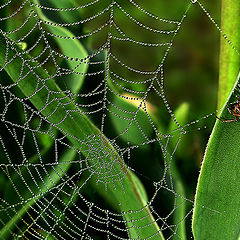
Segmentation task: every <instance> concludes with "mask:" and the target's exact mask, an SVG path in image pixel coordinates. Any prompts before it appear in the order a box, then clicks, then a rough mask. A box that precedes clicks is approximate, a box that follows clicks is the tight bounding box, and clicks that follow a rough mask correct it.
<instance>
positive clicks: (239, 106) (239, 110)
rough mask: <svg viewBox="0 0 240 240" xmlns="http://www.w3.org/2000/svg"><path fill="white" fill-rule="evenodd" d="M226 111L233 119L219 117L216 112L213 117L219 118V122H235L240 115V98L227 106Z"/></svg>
mask: <svg viewBox="0 0 240 240" xmlns="http://www.w3.org/2000/svg"><path fill="white" fill-rule="evenodd" d="M227 109H228V112H229V113H230V114H231V115H233V116H234V117H235V119H222V118H219V117H218V116H217V115H216V114H214V115H215V117H216V118H217V119H219V120H220V121H221V122H237V121H238V119H239V117H240V99H239V100H238V101H237V102H236V103H234V104H230V106H227Z"/></svg>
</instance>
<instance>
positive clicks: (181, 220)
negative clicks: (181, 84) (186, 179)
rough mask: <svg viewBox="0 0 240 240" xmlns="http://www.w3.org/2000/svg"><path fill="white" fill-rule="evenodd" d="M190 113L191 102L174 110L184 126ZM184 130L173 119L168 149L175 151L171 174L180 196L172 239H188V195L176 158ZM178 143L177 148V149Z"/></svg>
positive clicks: (174, 213)
mask: <svg viewBox="0 0 240 240" xmlns="http://www.w3.org/2000/svg"><path fill="white" fill-rule="evenodd" d="M188 113H189V104H188V103H182V104H181V105H180V106H179V107H178V108H177V109H176V111H175V112H174V116H175V118H176V120H177V121H178V123H179V124H180V125H181V126H183V125H185V124H186V122H187V117H188ZM182 131H183V130H181V129H180V128H179V126H178V125H177V124H176V122H175V121H174V120H173V119H172V120H171V122H170V124H169V133H170V134H173V138H172V139H171V140H170V142H169V146H168V151H169V152H170V153H172V152H175V153H174V160H172V161H171V174H172V177H173V181H174V185H175V191H176V193H177V194H178V196H175V198H176V202H175V204H176V206H177V208H176V209H175V211H174V212H173V218H174V224H176V226H177V231H176V235H174V236H173V238H172V239H180V238H181V239H183V240H186V239H187V236H186V223H185V217H186V200H185V198H186V196H185V190H184V184H183V182H182V178H181V176H180V173H179V171H178V168H177V166H176V160H177V159H178V158H179V156H181V151H182V149H181V145H179V142H178V141H179V138H180V137H182V135H183V132H182ZM176 145H177V150H176V151H175V148H176Z"/></svg>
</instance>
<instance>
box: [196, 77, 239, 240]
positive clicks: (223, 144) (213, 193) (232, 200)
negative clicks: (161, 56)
mask: <svg viewBox="0 0 240 240" xmlns="http://www.w3.org/2000/svg"><path fill="white" fill-rule="evenodd" d="M238 78H240V75H239V77H238ZM238 81H239V79H238ZM238 81H236V83H235V89H236V88H237V83H238ZM234 97H235V93H234V92H232V93H231V95H230V98H229V99H230V100H229V102H233V101H234V100H235V99H234ZM221 117H222V118H226V119H231V118H233V116H232V115H230V114H229V112H228V111H227V102H226V103H225V106H224V110H223V112H222V113H221ZM239 132H240V123H239V122H230V123H224V122H221V121H219V120H216V124H215V126H214V128H213V131H212V133H211V136H210V139H209V141H208V144H207V148H206V152H205V156H204V160H203V164H202V167H201V172H200V176H199V180H198V185H197V193H196V198H195V207H194V212H193V234H194V239H196V240H202V239H211V240H225V239H236V240H237V239H239V238H240V235H239V234H240V161H239V156H240V145H239V139H240V138H239Z"/></svg>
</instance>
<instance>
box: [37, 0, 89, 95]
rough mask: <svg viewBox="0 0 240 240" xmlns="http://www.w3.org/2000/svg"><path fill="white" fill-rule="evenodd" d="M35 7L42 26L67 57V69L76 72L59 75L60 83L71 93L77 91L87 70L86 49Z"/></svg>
mask: <svg viewBox="0 0 240 240" xmlns="http://www.w3.org/2000/svg"><path fill="white" fill-rule="evenodd" d="M34 2H38V1H34ZM35 9H36V12H37V14H38V16H39V18H40V19H41V20H42V21H43V24H44V26H45V27H46V28H47V29H48V31H50V32H51V33H52V34H53V35H54V36H55V37H54V40H55V41H56V43H57V44H58V45H59V47H60V49H61V51H62V53H63V54H64V55H65V56H66V57H67V58H68V59H66V61H67V64H68V66H69V70H73V71H74V72H76V73H71V74H67V75H66V76H67V77H65V75H61V77H60V79H59V81H60V83H61V82H65V84H66V85H67V89H70V90H71V91H72V92H73V93H78V92H79V90H80V89H81V86H82V84H83V80H84V77H85V76H84V74H85V73H86V72H87V66H88V65H87V62H88V58H87V56H88V53H87V51H86V50H85V48H84V47H83V45H82V44H81V43H80V41H79V40H78V39H76V38H75V36H74V35H73V34H72V33H71V32H70V31H69V30H68V29H67V28H64V27H61V26H59V25H56V24H54V22H52V21H51V20H49V19H48V18H47V17H46V16H44V14H43V13H42V11H41V9H40V8H38V7H36V8H35ZM57 36H60V37H57ZM77 73H79V74H77Z"/></svg>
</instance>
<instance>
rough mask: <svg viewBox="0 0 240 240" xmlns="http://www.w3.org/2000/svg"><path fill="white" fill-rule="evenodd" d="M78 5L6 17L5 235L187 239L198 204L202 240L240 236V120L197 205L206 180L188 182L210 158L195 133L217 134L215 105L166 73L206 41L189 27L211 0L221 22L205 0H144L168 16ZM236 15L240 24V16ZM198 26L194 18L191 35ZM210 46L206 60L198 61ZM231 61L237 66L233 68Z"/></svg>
mask: <svg viewBox="0 0 240 240" xmlns="http://www.w3.org/2000/svg"><path fill="white" fill-rule="evenodd" d="M76 2H77V1H73V0H71V1H63V0H59V1H53V0H49V1H45V2H44V1H41V0H38V1H37V0H35V1H26V2H24V3H22V5H20V7H19V6H18V3H16V2H15V3H12V5H11V3H9V2H7V1H4V3H5V4H3V5H2V7H1V9H0V10H1V11H2V12H1V14H2V16H3V17H2V19H6V20H7V21H4V20H2V22H0V27H1V28H0V29H1V30H0V43H1V45H0V50H1V51H0V67H1V72H0V79H1V80H0V87H1V88H0V89H1V95H0V97H1V98H0V101H1V103H2V104H1V109H0V112H1V115H0V116H1V122H0V124H1V125H0V129H1V132H0V143H1V145H0V156H1V162H0V167H1V168H0V170H1V174H0V199H1V209H0V238H1V239H12V238H14V239H15V238H16V239H17V238H23V239H49V240H52V239H115V238H122V239H188V238H190V236H191V232H190V230H189V225H190V224H189V216H190V214H191V212H192V210H193V211H194V214H193V235H194V237H195V239H197V240H198V239H199V240H203V239H213V240H214V239H237V238H239V219H240V215H239V211H237V210H238V209H240V205H239V201H238V199H239V195H240V193H239V191H238V189H239V188H238V186H239V176H240V162H239V161H238V155H239V147H238V145H239V144H238V141H237V140H236V139H238V130H239V129H238V125H239V124H238V122H236V123H230V124H229V123H222V122H219V121H217V123H216V125H215V126H214V128H213V130H212V133H211V137H210V140H209V143H208V146H207V149H206V153H205V157H204V162H203V165H202V168H201V172H200V177H199V181H198V186H197V193H196V197H195V203H194V209H193V200H192V199H193V194H194V193H193V188H192V186H191V185H192V183H189V179H194V178H188V176H186V175H191V174H189V172H190V173H193V172H194V171H195V169H197V167H196V166H195V162H193V159H195V161H197V160H199V159H201V156H200V157H198V156H197V154H196V153H195V152H194V153H191V152H190V153H189V149H190V148H191V147H190V146H192V145H193V143H195V140H194V139H195V138H196V135H194V134H193V136H192V135H191V134H192V132H193V133H194V132H196V129H198V127H199V128H200V130H203V129H204V123H203V121H204V120H205V119H207V120H208V123H207V125H208V126H209V128H211V120H209V119H210V117H211V116H213V114H210V115H206V113H207V112H213V111H214V109H215V105H214V104H215V103H213V105H211V104H212V101H210V102H211V104H209V103H208V101H209V100H207V101H206V99H205V98H204V94H203V95H202V96H201V97H198V98H196V99H197V100H196V102H191V101H189V100H188V99H189V98H190V97H192V96H191V95H188V94H189V93H188V92H187V93H184V94H183V91H180V89H182V88H184V86H186V85H185V84H186V82H184V81H186V80H183V79H182V80H183V81H176V79H177V80H178V79H181V77H182V78H184V79H185V77H186V76H185V73H184V75H183V73H182V71H181V70H176V71H173V72H171V71H170V73H168V72H167V73H165V74H164V70H166V69H168V68H170V66H174V64H175V63H174V61H175V60H170V62H167V59H171V54H172V53H174V54H176V56H174V59H177V58H178V57H179V56H180V61H181V57H182V56H185V54H186V52H185V51H184V48H186V46H185V44H184V43H182V42H181V41H182V39H185V38H186V39H188V41H189V42H192V40H191V39H192V37H193V34H190V35H189V34H186V33H185V34H183V33H182V32H181V30H182V25H184V23H185V21H186V19H185V18H186V16H188V14H190V13H191V11H192V12H194V11H195V10H196V9H197V7H196V8H194V7H195V6H196V5H197V4H199V6H200V8H199V9H201V8H202V10H204V11H205V13H207V16H208V17H209V18H210V20H211V21H212V22H214V20H213V18H212V17H210V15H209V14H208V12H207V11H206V10H205V9H204V7H203V6H202V5H201V3H199V2H193V3H191V2H190V3H189V2H187V3H186V2H179V1H178V2H177V1H175V2H174V7H170V6H169V5H168V4H170V5H171V4H172V3H164V2H162V5H161V8H159V6H160V3H159V2H156V1H152V2H151V1H149V2H148V3H145V4H146V6H147V7H148V8H149V9H150V8H152V10H153V11H154V10H155V9H157V10H159V12H158V14H159V15H161V16H163V18H164V19H159V18H158V17H156V16H155V15H152V14H150V13H148V12H146V11H145V10H144V8H143V7H141V6H140V5H137V4H136V3H135V2H133V1H129V2H126V3H122V2H120V1H116V2H115V1H104V2H103V1H98V0H96V1H93V2H89V1H87V0H86V1H85V2H83V3H81V4H82V5H79V4H78V3H76ZM233 2H234V4H236V5H235V6H232V9H230V10H229V9H228V8H227V7H228V5H227V6H226V5H224V4H223V8H224V11H223V14H222V19H223V20H224V21H223V20H222V22H223V23H224V26H223V27H224V29H223V31H224V33H225V32H226V33H227V34H228V28H229V27H232V25H229V22H230V20H229V19H227V17H229V11H232V12H233V14H234V13H237V12H238V10H237V9H239V3H238V2H237V1H236V0H234V1H233ZM194 3H195V4H196V5H193V4H194ZM5 6H7V7H5ZM144 6H145V5H144ZM146 6H145V7H146ZM213 6H214V5H213ZM214 7H215V6H214ZM15 8H16V9H17V10H16V11H15ZM102 8H103V9H104V10H102ZM106 9H107V10H106ZM125 9H127V11H126V10H125ZM176 9H177V11H176ZM57 10H58V11H57ZM166 10H168V12H167V15H165V14H166ZM14 12H16V13H14ZM52 12H54V14H52ZM128 12H130V13H131V14H130V15H129V13H128ZM13 13H14V14H15V15H16V16H17V17H16V19H15V21H11V18H14V16H15V15H14V14H13ZM73 13H74V14H73ZM92 13H93V17H91V16H92V15H91V14H92ZM108 13H109V14H108ZM225 14H226V15H227V17H225ZM230 15H231V14H230ZM7 16H10V17H7ZM29 16H30V17H29ZM168 16H171V17H169V18H172V16H174V18H176V16H177V17H178V19H179V21H174V20H168V19H165V18H167V17H168ZM194 16H197V14H196V15H194ZM98 17H99V18H98ZM189 18H190V17H189ZM23 19H27V21H26V22H25V23H23ZM86 19H87V20H86ZM126 19H128V20H126ZM138 19H140V20H139V21H138ZM153 19H155V20H157V21H156V22H154V24H156V25H154V24H153V21H155V20H153ZM193 19H194V18H193ZM200 19H201V18H200ZM234 20H235V24H236V25H234V28H236V29H238V27H237V26H239V21H240V18H238V17H236V18H235V19H234ZM105 21H106V23H105ZM128 21H129V22H128ZM141 21H142V22H144V23H142V22H141ZM193 22H194V20H193ZM15 24H16V25H18V27H16V25H15ZM28 24H29V25H28ZM134 24H136V26H135V25H134ZM225 24H226V25H225ZM82 25H83V27H81V28H78V26H82ZM118 25H119V26H120V27H118ZM19 26H20V27H19ZM29 29H30V30H29ZM96 29H97V30H96ZM99 29H100V30H99ZM121 29H124V31H126V32H127V33H129V34H130V35H131V34H132V37H131V36H130V35H129V36H126V35H124V34H125V33H124V31H122V30H121ZM159 29H160V30H159ZM193 29H195V26H194V24H193V25H191V24H189V28H187V30H185V31H186V32H191V31H192V30H193ZM19 30H21V31H19ZM140 30H142V31H143V32H144V33H142V32H141V31H140ZM92 32H94V34H95V33H96V34H97V36H95V35H92ZM183 32H184V28H183ZM31 33H34V34H32V35H31ZM156 33H158V34H160V38H158V36H157V35H156ZM38 34H39V35H38ZM181 34H182V35H181ZM235 34H236V36H234V37H233V38H232V36H231V31H230V33H229V39H231V40H233V43H234V46H235V41H239V39H240V38H239V32H237V31H235ZM28 36H29V38H28ZM36 36H37V37H38V38H37V40H36V39H35V38H36ZM85 36H87V40H86V39H85ZM139 39H140V40H139ZM149 39H150V40H151V41H149ZM179 39H180V40H179ZM229 39H228V38H227V37H226V36H225V41H224V42H222V43H221V44H222V48H221V49H222V50H221V54H220V56H221V61H220V62H221V64H220V69H221V74H220V75H221V76H224V77H220V90H219V108H222V103H223V102H225V106H224V108H223V111H222V112H221V114H220V116H221V117H224V118H228V116H229V113H228V112H227V110H226V106H227V104H228V102H234V101H235V96H236V95H235V94H237V96H238V94H239V93H238V92H237V91H238V90H237V88H238V87H237V84H238V80H239V79H237V80H235V81H236V82H235V86H234V87H233V90H232V92H231V94H230V97H229V98H228V100H227V101H226V100H225V99H226V96H227V95H228V92H227V91H226V92H225V91H224V92H222V91H221V89H222V87H221V86H222V85H221V84H225V82H227V84H228V85H231V84H233V83H232V81H233V79H235V78H236V76H235V75H236V71H239V69H238V68H239V52H238V51H237V48H236V47H233V44H232V43H231V42H230V40H229ZM226 40H229V41H228V42H227V41H226ZM118 41H120V43H118ZM32 43H33V45H32ZM126 43H129V44H132V45H130V46H129V45H126ZM229 43H230V44H229ZM178 44H179V45H180V47H178ZM175 45H176V48H175V49H172V46H175ZM237 45H238V44H237ZM237 45H236V46H237ZM181 46H182V47H181ZM153 47H158V48H157V51H152V48H153ZM230 47H232V50H230V49H231V48H230ZM182 49H183V52H184V54H183V53H182V52H181V51H182ZM226 49H229V51H233V52H232V53H229V52H228V51H227V50H226ZM178 51H179V52H178ZM204 51H205V49H200V50H199V52H198V51H196V52H194V53H195V55H196V56H197V57H196V59H198V57H199V55H201V54H202V55H204ZM96 52H97V54H96ZM206 52H207V51H206ZM178 53H179V54H178ZM186 55H187V54H186ZM193 55H194V54H193ZM148 56H150V57H149V58H148ZM124 57H125V59H124ZM121 58H123V59H121ZM200 58H201V57H200ZM226 58H227V59H228V62H229V63H231V62H234V63H235V65H234V66H232V67H231V70H230V69H229V68H227V67H226V65H224V64H223V63H224V61H223V60H222V59H226ZM159 59H161V61H160V64H159ZM232 59H233V60H232ZM124 61H125V62H124ZM190 62H191V60H190V61H189V62H188V60H186V63H188V64H189V65H190V66H191V64H190ZM199 62H201V60H200V61H199ZM199 62H198V60H197V61H196V63H197V65H198V64H199ZM155 65H156V66H157V68H156V69H157V70H154V71H153V70H152V66H155ZM182 67H183V66H182ZM138 69H140V70H138ZM193 69H194V67H193ZM236 69H237V70H236ZM224 72H225V73H224ZM195 74H196V73H195ZM165 75H167V76H166V78H167V79H168V81H165ZM197 75H198V76H199V80H198V81H196V85H198V84H199V85H201V86H202V85H204V84H203V82H202V81H204V80H205V79H206V75H208V74H206V73H201V72H197ZM210 75H211V74H210ZM226 75H227V76H228V77H227V78H226V77H225V76H226ZM186 78H187V77H186ZM189 78H190V79H191V78H192V77H191V75H189ZM172 79H173V80H172ZM223 81H224V83H223ZM230 81H231V83H229V82H230ZM179 82H181V83H180V85H178V84H179ZM187 83H188V82H187ZM190 84H192V82H191V83H190ZM211 84H212V82H211V81H209V82H208V83H206V85H207V88H209V86H210V85H211ZM187 86H188V85H187ZM201 89H204V88H203V87H202V88H201ZM176 90H177V93H176ZM194 91H196V90H195V88H193V89H192V92H193V93H194ZM190 92H191V91H190ZM201 92H204V91H201ZM211 93H216V92H215V90H213V91H212V92H211ZM183 95H184V97H183ZM193 95H194V94H193ZM212 95H213V97H212V98H211V99H214V98H215V94H212ZM174 98H175V100H172V99H174ZM184 98H186V99H187V100H188V102H187V103H186V99H184ZM159 99H160V100H159ZM176 99H177V100H176ZM199 100H200V101H199ZM198 101H199V102H201V103H202V104H201V105H200V104H199V102H198ZM204 103H205V104H204ZM206 103H207V104H206ZM99 106H101V107H99ZM212 106H213V107H212ZM205 108H207V110H205ZM173 109H174V110H173ZM203 109H204V110H203ZM202 113H204V117H203V118H201V114H202ZM209 116H210V117H209ZM202 120H203V121H202ZM201 121H202V122H201ZM198 122H200V124H199V125H197V124H198ZM202 132H203V131H202ZM206 135H207V134H204V133H203V134H202V136H201V137H202V138H204V137H206ZM183 139H184V140H183ZM183 165H184V168H183V167H182V166H183ZM190 169H191V170H190ZM229 198H230V201H229Z"/></svg>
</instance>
